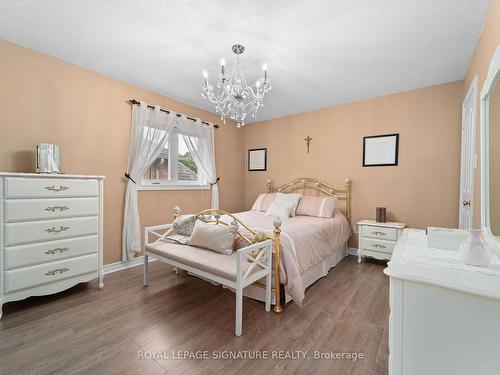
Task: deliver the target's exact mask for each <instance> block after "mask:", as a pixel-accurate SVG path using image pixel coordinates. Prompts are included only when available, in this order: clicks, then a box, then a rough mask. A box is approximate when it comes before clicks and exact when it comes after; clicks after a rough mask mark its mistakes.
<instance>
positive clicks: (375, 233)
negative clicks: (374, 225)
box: [372, 231, 386, 236]
mask: <svg viewBox="0 0 500 375" xmlns="http://www.w3.org/2000/svg"><path fill="white" fill-rule="evenodd" d="M372 234H374V235H375V236H385V235H386V234H385V233H384V232H379V231H376V232H372Z"/></svg>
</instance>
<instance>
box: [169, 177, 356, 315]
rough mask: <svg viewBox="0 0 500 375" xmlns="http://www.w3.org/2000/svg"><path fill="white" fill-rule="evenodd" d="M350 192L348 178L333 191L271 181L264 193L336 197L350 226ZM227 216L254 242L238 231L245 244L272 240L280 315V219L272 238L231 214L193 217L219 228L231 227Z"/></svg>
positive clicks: (308, 181) (312, 183) (308, 182)
mask: <svg viewBox="0 0 500 375" xmlns="http://www.w3.org/2000/svg"><path fill="white" fill-rule="evenodd" d="M351 188H352V181H351V180H350V179H349V178H346V179H345V183H344V187H343V188H335V187H332V186H329V185H327V184H325V183H323V182H321V181H318V180H316V179H313V178H296V179H294V180H292V181H290V182H288V183H286V184H284V185H281V186H278V187H273V185H272V181H271V180H267V192H268V193H273V192H280V193H294V192H301V193H302V194H303V195H312V194H308V193H310V192H313V193H314V194H315V195H316V196H321V195H325V196H336V197H337V199H338V200H341V201H345V207H344V209H341V211H342V212H343V213H344V215H345V217H346V219H347V221H348V222H349V224H350V223H351V199H352V193H351ZM180 214H181V211H180V208H179V207H175V208H174V218H177V217H179V216H180ZM223 215H225V216H228V217H230V218H232V219H233V220H234V222H236V223H238V224H239V225H241V226H242V227H243V228H245V229H246V230H247V231H248V232H249V233H250V234H251V235H252V236H253V238H248V237H247V236H246V235H244V234H243V233H241V231H240V230H238V232H237V234H238V235H239V236H240V238H242V239H243V240H244V241H245V242H246V243H247V244H249V245H250V244H253V243H256V242H262V241H265V240H268V239H271V240H273V250H272V253H273V254H274V277H275V287H274V288H272V293H274V296H275V304H274V308H273V311H274V312H275V313H277V314H279V313H281V312H282V311H283V309H282V307H281V278H280V257H281V239H280V234H281V219H280V218H276V219H275V220H274V221H273V226H274V229H273V235H272V236H271V235H267V234H265V233H260V232H256V231H254V230H253V229H252V228H250V227H249V226H248V225H247V224H245V223H244V222H243V221H242V220H241V219H239V218H238V217H237V216H235V215H233V214H231V213H230V212H227V211H224V210H220V209H208V210H203V211H201V212H198V213H197V214H195V216H197V217H203V218H204V221H205V222H213V223H215V224H216V225H218V224H221V225H231V223H227V222H225V221H223V220H221V216H223ZM253 285H256V286H259V287H261V286H260V285H259V284H257V283H255V284H253Z"/></svg>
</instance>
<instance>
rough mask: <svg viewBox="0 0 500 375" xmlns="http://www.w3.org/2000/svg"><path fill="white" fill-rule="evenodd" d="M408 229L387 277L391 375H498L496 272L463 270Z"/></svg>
mask: <svg viewBox="0 0 500 375" xmlns="http://www.w3.org/2000/svg"><path fill="white" fill-rule="evenodd" d="M456 251H457V250H445V249H442V250H439V249H438V250H436V249H433V248H429V247H427V244H426V238H425V231H423V230H416V229H408V230H405V231H404V233H403V236H402V237H401V239H400V240H399V241H398V243H397V245H396V247H395V249H394V253H393V256H392V260H391V261H390V262H389V264H388V267H387V268H386V269H385V270H384V272H385V273H386V274H387V275H388V276H390V302H389V303H390V308H391V313H390V317H389V375H422V374H439V375H470V374H481V375H498V374H499V373H500V355H499V353H500V272H497V271H496V270H485V269H478V268H475V267H469V266H464V265H462V264H461V263H460V262H459V261H457V260H456V259H457V257H458V253H455V252H456Z"/></svg>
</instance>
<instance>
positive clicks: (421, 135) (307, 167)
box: [244, 81, 463, 228]
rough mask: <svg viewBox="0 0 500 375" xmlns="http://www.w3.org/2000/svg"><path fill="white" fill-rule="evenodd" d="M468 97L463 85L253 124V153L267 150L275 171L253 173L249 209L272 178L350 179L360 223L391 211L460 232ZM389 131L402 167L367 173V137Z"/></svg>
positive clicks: (419, 224)
mask: <svg viewBox="0 0 500 375" xmlns="http://www.w3.org/2000/svg"><path fill="white" fill-rule="evenodd" d="M462 91H463V81H458V82H453V83H449V84H444V85H439V86H433V87H429V88H424V89H419V90H413V91H408V92H404V93H399V94H394V95H389V96H384V97H380V98H376V99H371V100H365V101H361V102H357V103H352V104H347V105H341V106H338V107H331V108H326V109H322V110H318V111H313V112H307V113H302V114H298V115H293V116H288V117H282V118H278V119H275V120H270V121H263V122H259V123H255V124H251V125H248V126H246V127H245V128H244V132H245V150H248V149H249V148H260V147H266V148H267V149H268V170H267V171H266V172H248V171H247V172H245V208H249V207H251V205H252V203H253V201H254V200H255V198H256V196H257V195H258V193H259V192H262V191H264V189H265V183H266V179H268V178H271V179H272V180H273V181H274V183H275V184H278V185H279V184H283V183H286V182H288V181H289V180H291V179H293V178H296V177H314V178H317V179H320V180H322V181H324V182H326V183H329V184H331V185H334V186H343V181H344V179H345V178H346V177H349V178H351V179H352V181H353V202H352V214H353V222H354V223H355V222H356V221H358V220H361V219H373V218H374V216H375V207H376V206H386V207H387V208H388V219H389V220H394V221H403V222H405V223H407V224H408V225H409V226H410V227H416V228H424V227H426V226H428V225H433V226H446V227H457V225H458V200H459V194H458V192H459V174H460V127H461V125H460V124H461V123H460V119H461V101H462ZM388 133H399V134H400V139H399V165H398V166H392V167H365V168H363V167H362V141H363V136H368V135H377V134H388ZM308 135H309V136H311V137H312V138H313V140H312V141H311V151H310V153H309V154H307V153H306V145H305V142H304V138H305V137H306V136H308Z"/></svg>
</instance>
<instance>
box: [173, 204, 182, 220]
mask: <svg viewBox="0 0 500 375" xmlns="http://www.w3.org/2000/svg"><path fill="white" fill-rule="evenodd" d="M179 216H181V208H180V207H179V206H175V207H174V219H177V218H178V217H179Z"/></svg>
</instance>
